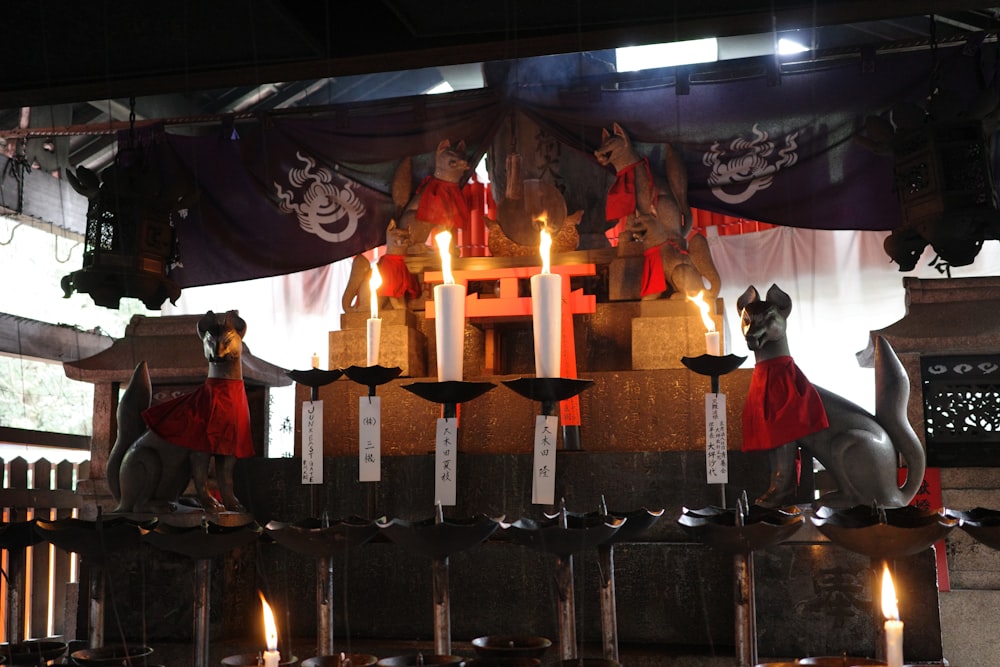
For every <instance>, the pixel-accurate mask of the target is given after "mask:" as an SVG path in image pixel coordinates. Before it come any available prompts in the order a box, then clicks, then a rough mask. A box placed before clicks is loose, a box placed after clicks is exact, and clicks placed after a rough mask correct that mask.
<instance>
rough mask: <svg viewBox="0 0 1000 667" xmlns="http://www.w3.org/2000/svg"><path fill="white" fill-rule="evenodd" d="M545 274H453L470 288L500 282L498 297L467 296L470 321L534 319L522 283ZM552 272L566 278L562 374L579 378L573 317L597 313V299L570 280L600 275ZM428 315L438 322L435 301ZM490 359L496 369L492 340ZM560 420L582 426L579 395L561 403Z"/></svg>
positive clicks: (570, 268) (579, 268)
mask: <svg viewBox="0 0 1000 667" xmlns="http://www.w3.org/2000/svg"><path fill="white" fill-rule="evenodd" d="M540 272H541V266H517V267H508V268H498V269H477V270H470V271H461V270H458V271H452V275H453V276H454V278H455V282H456V283H457V284H461V285H465V286H466V289H468V286H469V282H470V281H492V280H496V281H499V283H500V294H499V296H498V297H496V298H488V299H480V298H479V295H478V294H475V293H474V294H467V295H466V297H465V317H466V319H499V318H523V317H527V318H529V319H530V318H531V297H530V296H518V292H519V290H518V281H519V280H522V279H524V280H527V279H529V278H531V276H533V275H535V274H536V273H540ZM551 272H552V273H558V274H559V275H561V276H562V277H563V281H562V291H563V299H562V345H561V349H562V363H561V372H560V375H561V376H562V377H565V378H575V377H576V340H575V338H574V336H573V315H576V314H585V313H593V312H595V311H596V310H597V297H596V296H594V295H593V294H584V293H583V290H582V289H577V290H574V289H572V288H571V286H570V279H571V278H573V277H576V276H593V275H596V274H597V268H596V266H595V265H594V264H557V265H553V266H552V268H551ZM443 280H444V276H443V275H442V273H441V272H440V271H427V272H425V273H424V281H425V282H427V283H429V284H433V283H440V282H442V281H443ZM425 316H426V317H427V319H434V302H433V301H428V302H427V303H426V305H425ZM486 345H487V359H488V362H489V363H488V365H489V367H490V368H492V369H495V368H496V362H495V360H493V359H492V357H493V356H494V355H495V347H494V344H493V341H492V339H491V338H488V339H487V344H486ZM559 414H560V421H561V422H562V425H563V426H580V425H581V420H580V399H579V397H578V396H574V397H573V398H569V399H566V400H565V401H561V402H560V403H559Z"/></svg>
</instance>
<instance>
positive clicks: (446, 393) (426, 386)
mask: <svg viewBox="0 0 1000 667" xmlns="http://www.w3.org/2000/svg"><path fill="white" fill-rule="evenodd" d="M494 387H496V385H495V384H493V383H492V382H466V381H464V380H445V381H444V382H412V383H410V384H404V385H403V389H405V390H406V391H408V392H410V393H411V394H416V395H417V396H419V397H420V398H422V399H424V400H425V401H430V402H431V403H440V404H441V406H442V413H441V416H442V417H444V418H445V419H455V418H456V417H457V416H458V404H459V403H465V402H466V401H471V400H472V399H474V398H478V397H480V396H482V395H483V394H485V393H486V392H488V391H490V390H491V389H493V388H494Z"/></svg>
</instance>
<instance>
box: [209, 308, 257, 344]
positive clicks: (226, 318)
mask: <svg viewBox="0 0 1000 667" xmlns="http://www.w3.org/2000/svg"><path fill="white" fill-rule="evenodd" d="M226 327H229V328H231V329H232V330H233V331H235V332H236V333H238V334H239V335H240V338H242V337H243V336H244V335H246V332H247V323H246V321H245V320H244V319H243V318H242V317H240V311H238V310H228V311H226V313H225V314H224V315H217V314H216V313H215V312H213V311H211V310H210V311H208V312H207V313H205V314H204V315H202V316H201V319H200V320H198V337H199V338H204V337H205V334H207V333H211V334H215V335H218V334H219V333H220V332H222V331H223V330H224V329H225V328H226Z"/></svg>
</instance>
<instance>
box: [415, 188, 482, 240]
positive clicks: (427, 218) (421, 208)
mask: <svg viewBox="0 0 1000 667" xmlns="http://www.w3.org/2000/svg"><path fill="white" fill-rule="evenodd" d="M417 193H418V194H419V196H420V201H419V202H418V203H417V220H421V221H423V222H429V223H431V224H432V225H441V226H443V227H448V228H449V229H466V228H467V227H468V223H469V216H470V213H469V203H468V202H467V201H466V200H465V195H463V194H462V188H461V187H459V185H458V183H452V182H451V181H444V180H441V179H440V178H437V177H435V176H428V177H426V178H425V179H424V180H423V181H422V182H421V183H420V187H418V188H417Z"/></svg>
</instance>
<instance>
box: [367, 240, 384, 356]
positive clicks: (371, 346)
mask: <svg viewBox="0 0 1000 667" xmlns="http://www.w3.org/2000/svg"><path fill="white" fill-rule="evenodd" d="M377 252H378V251H376V255H377ZM371 267H372V275H371V277H370V278H369V279H368V289H369V291H370V292H371V303H370V310H371V313H370V317H369V318H368V323H367V324H368V326H367V328H366V330H365V332H366V342H367V348H366V349H367V350H368V356H367V362H368V365H369V366H376V365H378V353H379V348H380V347H381V343H382V319H381V318H380V317H379V316H378V301H379V298H378V288H379V287H381V286H382V274H380V273H379V272H378V262H377V261H372V264H371Z"/></svg>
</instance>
